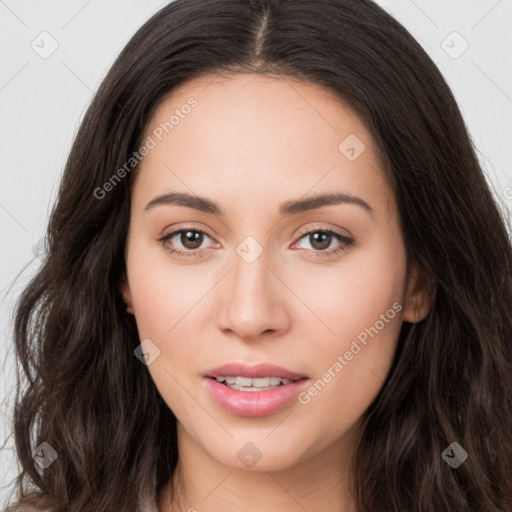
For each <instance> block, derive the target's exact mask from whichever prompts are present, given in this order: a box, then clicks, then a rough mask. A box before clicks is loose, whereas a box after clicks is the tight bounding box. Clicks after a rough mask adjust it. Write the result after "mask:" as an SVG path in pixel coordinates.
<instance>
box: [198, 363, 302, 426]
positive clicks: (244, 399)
mask: <svg viewBox="0 0 512 512" xmlns="http://www.w3.org/2000/svg"><path fill="white" fill-rule="evenodd" d="M218 376H228V377H229V376H241V377H251V378H258V377H281V378H283V379H290V380H293V381H294V382H290V383H289V384H285V385H281V386H279V387H277V388H275V389H271V390H267V391H237V390H236V389H231V388H229V387H228V386H226V385H224V384H221V383H220V382H217V381H216V380H215V378H216V377H218ZM205 377H206V379H205V381H206V386H207V389H208V392H209V393H210V396H211V397H212V398H213V399H214V400H215V401H216V402H217V403H218V404H219V405H220V406H221V407H222V408H223V409H224V410H225V411H227V412H229V413H230V414H234V415H236V416H247V417H256V416H269V415H271V414H274V413H276V412H278V411H280V410H281V409H283V408H284V407H286V406H287V405H288V404H289V403H291V402H292V401H293V400H294V399H295V398H296V397H297V395H298V394H299V393H300V391H301V390H302V389H303V388H304V387H305V385H306V384H307V382H308V381H309V379H308V377H306V376H305V375H300V374H298V373H295V372H292V371H290V370H287V369H285V368H282V367H279V366H275V365H271V364H259V365H256V366H250V365H246V364H239V363H231V364H226V365H223V366H219V367H218V368H215V369H213V370H211V371H210V372H208V374H206V375H205Z"/></svg>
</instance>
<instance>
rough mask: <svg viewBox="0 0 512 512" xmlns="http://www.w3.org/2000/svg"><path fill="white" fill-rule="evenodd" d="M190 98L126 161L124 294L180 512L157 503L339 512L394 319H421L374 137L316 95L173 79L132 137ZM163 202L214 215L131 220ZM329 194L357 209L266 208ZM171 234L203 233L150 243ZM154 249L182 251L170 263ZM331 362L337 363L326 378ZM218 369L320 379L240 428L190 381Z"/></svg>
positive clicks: (280, 84) (314, 89)
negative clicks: (128, 200) (359, 146)
mask: <svg viewBox="0 0 512 512" xmlns="http://www.w3.org/2000/svg"><path fill="white" fill-rule="evenodd" d="M191 96H193V97H194V98H196V100H197V106H196V107H195V108H193V109H192V110H191V112H190V113H189V114H188V115H186V116H184V117H183V118H182V119H180V121H179V124H177V125H176V126H174V128H173V129H172V131H170V132H169V133H168V134H166V135H164V137H163V138H162V140H161V141H159V142H158V144H157V145H156V147H155V148H154V149H151V151H150V152H149V154H148V155H147V156H146V157H145V158H144V160H143V161H142V163H141V166H140V169H139V172H140V174H139V175H138V176H137V180H136V181H135V184H134V189H133V197H132V204H131V209H132V210H131V219H130V228H129V237H128V242H127V248H126V263H127V276H126V280H125V281H124V284H123V286H122V291H123V296H124V299H125V301H126V302H127V304H128V307H129V311H130V312H132V313H133V314H134V315H135V318H136V321H137V326H138V330H139V334H140V339H141V340H144V339H150V340H151V341H152V343H154V345H156V346H157V347H158V348H159V350H160V354H159V356H158V357H157V358H156V359H155V360H154V362H152V363H151V364H150V365H149V366H148V370H149V372H150V374H151V377H152V379H153V381H154V383H155V385H156V387H157V389H158V391H159V392H160V394H161V395H162V397H163V399H164V400H165V402H166V403H167V404H168V406H169V407H170V408H171V409H172V411H173V412H174V414H175V415H176V417H177V419H178V444H179V454H180V459H179V464H178V469H179V471H178V473H177V475H179V476H176V478H178V482H179V484H180V488H181V492H180V494H179V502H180V503H179V504H178V497H177V496H174V497H172V496H171V494H170V492H169V489H170V487H168V488H167V489H165V492H163V493H162V495H161V496H160V503H159V508H160V510H161V511H162V512H164V511H165V512H174V511H178V510H189V511H191V512H192V511H194V510H196V511H198V512H214V511H219V510H223V511H226V512H231V511H232V512H235V511H236V512H253V511H254V512H255V511H261V510H265V511H266V512H277V511H279V512H282V511H283V510H285V511H287V512H295V511H297V512H299V511H300V512H303V511H304V510H307V511H309V512H319V511H324V510H332V511H335V510H336V511H344V512H352V511H354V512H355V505H354V497H353V493H352V490H351V487H350V485H349V475H350V470H349V465H350V463H351V461H352V458H353V455H354V450H355V447H356V445H357V440H358V439H359V437H360V435H361V418H362V416H363V414H364V412H365V410H366V409H367V408H368V406H369V405H370V404H371V402H372V401H373V400H374V398H375V397H376V396H377V394H378V392H379V391H380V389H381V388H382V385H383V383H384V381H385V378H386V376H387V374H388V372H389V369H390V365H391V362H392V358H393V354H394V351H395V348H396V343H397V339H398V336H399V332H400V328H401V325H402V322H403V321H407V322H412V323H414V322H419V321H421V320H422V319H424V318H425V317H426V315H427V314H428V312H429V310H430V307H431V293H430V291H429V290H430V288H429V286H428V283H427V279H426V277H425V275H424V273H423V272H422V270H421V269H420V268H419V267H418V266H417V265H415V264H411V266H410V269H409V272H407V267H406V263H407V259H406V253H405V246H404V241H403V236H402V233H401V231H400V227H399V217H398V212H397V207H396V202H395V199H394V197H393V194H392V191H391V188H390V186H389V184H388V182H387V180H386V178H385V175H384V171H383V169H382V168H381V164H380V162H379V159H378V156H377V153H376V148H375V145H374V142H373V140H372V138H371V136H370V134H369V132H368V131H367V130H366V128H365V127H364V125H363V124H362V122H361V121H360V119H359V118H358V117H357V116H356V115H354V113H353V112H352V111H350V110H349V109H347V108H346V107H344V106H343V104H342V103H341V102H340V101H338V100H337V99H336V98H335V97H334V96H333V95H331V94H329V93H328V92H326V91H325V90H323V89H321V88H319V87H318V86H316V85H314V84H310V83H306V82H297V81H293V80H292V79H291V78H289V77H286V78H283V77H272V78H271V77H263V76H260V75H253V74H238V75H235V74H234V75H229V76H225V77H216V78H215V79H214V77H213V76H212V77H206V78H201V79H197V80H194V81H191V82H189V83H187V84H184V85H182V86H181V87H180V88H178V89H176V90H175V91H173V92H172V94H171V95H169V96H168V97H167V98H166V99H165V101H164V102H163V103H162V104H161V105H160V106H159V108H158V109H157V111H156V112H155V114H154V116H153V118H152V119H151V121H150V123H149V124H148V127H147V129H146V135H151V133H152V132H153V130H154V129H155V128H156V127H158V126H159V125H160V123H162V122H165V121H166V120H168V119H169V116H170V115H172V113H173V112H174V111H175V109H177V108H180V106H182V105H184V104H185V103H187V99H188V98H190V97H191ZM350 134H354V135H355V136H357V138H358V139H359V140H360V141H362V142H363V143H364V145H365V148H364V150H363V151H362V152H360V150H359V152H360V154H357V153H358V151H356V152H355V156H356V158H355V159H354V158H353V157H354V152H352V151H350V146H353V145H354V144H349V147H348V148H344V147H342V149H341V150H340V149H339V145H340V143H342V141H344V140H345V139H346V138H347V137H348V136H349V135H350ZM349 140H351V139H349ZM352 142H353V140H352ZM346 149H348V150H349V152H348V153H346ZM347 154H348V155H349V156H350V157H351V158H352V160H351V159H349V158H347V156H346V155H347ZM171 191H175V192H183V193H188V194H191V195H194V196H201V197H206V198H208V199H210V200H212V201H214V202H215V203H217V204H218V206H219V208H220V210H221V211H222V215H220V216H217V215H214V214H212V213H205V212H200V211H197V210H194V209H192V208H189V207H186V206H182V205H176V204H159V205H156V206H154V207H153V208H149V209H147V210H145V208H146V205H148V203H149V202H150V201H151V200H152V199H154V198H155V197H157V196H160V195H162V194H166V193H168V192H171ZM338 192H339V193H344V194H348V195H350V196H354V197H357V198H359V199H361V200H363V201H364V202H365V203H366V204H368V205H369V207H370V208H371V211H370V210H369V209H367V208H366V207H364V206H362V205H361V203H360V204H354V203H341V204H331V205H327V206H321V207H319V208H317V209H313V210H309V211H303V212H299V213H295V214H293V215H288V216H283V215H282V214H280V213H279V206H280V205H281V204H282V203H284V202H286V201H290V200H297V199H305V198H309V197H312V196H313V195H317V194H326V193H331V194H332V193H338ZM185 228H186V231H190V230H192V231H194V230H200V231H204V232H205V233H206V234H204V235H202V236H200V238H199V242H201V243H200V245H199V243H198V244H196V246H199V248H197V249H196V248H194V247H196V246H193V245H192V244H191V243H188V245H185V244H186V243H187V239H184V237H182V236H180V234H177V235H175V236H173V237H172V238H171V239H169V240H167V241H166V242H165V246H164V244H163V243H161V242H159V241H158V240H159V239H160V238H162V237H163V236H164V235H166V234H169V233H172V232H174V231H177V230H179V229H185ZM304 230H311V231H312V233H310V234H306V235H305V234H303V231H304ZM325 230H333V231H335V232H336V233H338V234H339V235H342V236H343V237H346V238H348V239H349V240H352V242H353V243H352V244H350V243H347V242H346V241H340V239H338V238H337V237H336V236H331V237H330V238H329V237H327V238H326V239H325V241H324V242H322V241H321V238H319V239H318V241H315V238H314V237H313V233H318V232H320V234H321V233H322V232H325ZM194 232H195V231H194ZM249 236H250V237H252V238H253V239H254V240H255V241H256V243H257V245H253V246H251V247H252V248H251V251H255V250H256V249H255V247H258V246H259V247H260V248H261V251H262V252H261V254H259V256H258V257H257V258H256V259H255V260H254V261H252V262H251V263H248V262H247V261H246V260H244V258H243V257H241V256H240V253H239V252H237V247H239V246H240V244H241V242H243V241H244V240H245V239H246V238H247V237H249ZM184 240H185V241H184ZM343 240H344V239H343ZM329 241H330V243H329ZM322 244H323V245H322ZM166 247H167V248H166ZM169 247H171V248H173V249H175V250H177V251H181V252H183V253H195V255H193V256H191V257H179V256H177V255H176V253H171V252H169V250H168V248H169ZM340 248H341V249H340ZM337 249H340V250H339V251H338V252H336V253H335V252H334V251H336V250H337ZM393 305H395V309H394V315H393V317H392V318H389V317H390V316H391V313H387V312H388V311H390V309H393ZM397 306H398V307H397ZM382 315H384V316H385V319H384V320H383V319H382ZM379 320H380V323H378V324H377V323H376V322H378V321H379ZM376 325H378V326H379V327H380V325H383V327H382V328H381V329H378V334H377V335H375V336H374V337H368V340H367V344H366V345H361V343H359V345H361V350H360V351H359V352H358V353H357V354H356V355H353V356H352V357H350V356H346V357H345V356H344V354H346V353H347V351H349V352H350V349H351V346H352V347H353V345H352V343H353V341H354V340H357V339H358V335H360V334H361V333H362V332H364V331H365V329H367V328H369V327H371V326H376ZM340 355H342V356H343V358H344V361H345V363H346V364H343V369H342V370H341V371H335V370H333V364H334V363H335V362H336V361H339V360H338V356H340ZM349 357H350V359H349ZM228 362H247V363H252V364H256V363H260V362H271V363H274V364H277V365H280V366H283V367H285V368H288V369H290V370H292V371H295V372H298V373H301V374H304V375H307V376H308V377H309V379H310V380H309V385H308V387H306V388H305V389H306V391H307V390H308V389H310V388H311V386H312V385H313V384H314V383H315V382H316V381H317V380H318V379H324V382H325V380H327V377H322V376H323V375H324V374H325V373H326V372H328V370H329V368H330V369H331V379H330V380H329V381H328V382H327V383H326V385H325V387H323V388H322V389H321V390H320V391H319V392H317V393H316V394H315V393H314V392H311V394H310V395H307V396H309V401H307V400H306V399H304V400H303V402H302V403H301V402H300V401H298V400H294V401H293V402H292V403H291V404H289V406H287V407H285V408H284V409H283V410H280V411H278V412H277V413H274V414H270V415H266V416H261V417H243V416H237V415H234V414H231V413H229V412H226V411H225V410H224V409H222V408H221V407H220V406H219V404H218V403H217V402H216V401H214V400H213V399H212V398H211V396H210V395H209V393H208V391H207V388H206V385H205V381H206V379H205V378H204V375H205V373H206V372H207V371H209V370H210V369H212V368H214V367H216V366H219V365H221V364H224V363H228ZM333 375H334V376H333ZM311 395H314V396H311ZM304 396H306V395H303V397H304ZM306 398H307V397H306ZM306 402H307V403H306ZM248 442H250V443H252V444H253V445H254V446H256V447H257V449H258V451H259V452H260V453H261V459H260V460H259V461H258V462H257V463H256V464H255V465H254V466H253V467H251V468H249V467H247V465H245V464H244V463H243V462H242V461H241V460H240V459H239V458H238V457H237V453H238V452H239V450H240V449H241V448H242V447H243V446H245V445H246V444H247V443H248Z"/></svg>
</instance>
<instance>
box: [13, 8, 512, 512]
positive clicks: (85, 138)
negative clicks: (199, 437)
mask: <svg viewBox="0 0 512 512" xmlns="http://www.w3.org/2000/svg"><path fill="white" fill-rule="evenodd" d="M221 71H228V72H240V71H243V72H254V73H272V74H274V73H279V74H281V75H285V76H293V77H296V78H299V79H303V80H306V81H310V82H312V83H316V84H319V85H321V86H323V87H325V88H327V89H328V90H330V91H333V92H334V93H335V94H336V95H337V97H338V98H339V99H340V101H342V102H344V103H345V104H346V105H349V106H350V107H351V108H352V109H353V110H354V111H355V112H356V113H357V114H358V115H359V116H360V118H361V119H362V120H363V122H364V123H365V125H366V127H367V128H368V130H369V131H370V133H371V134H372V135H373V137H374V141H375V143H376V144H377V147H378V148H379V151H380V153H381V155H382V159H383V162H384V163H385V168H386V172H387V175H388V177H389V181H390V183H391V184H392V188H393V191H394V194H395V198H396V201H397V204H398V208H399V212H400V221H401V228H402V232H403V236H404V240H405V244H406V248H407V254H408V260H409V261H416V262H418V263H419V264H420V265H421V266H422V267H423V268H424V269H425V271H426V272H427V273H428V275H429V276H430V277H431V278H432V279H433V280H434V281H435V283H436V288H437V291H436V295H435V300H434V304H433V307H432V311H431V313H430V314H429V316H428V317H427V318H426V319H425V320H424V321H422V322H420V323H418V324H414V325H412V324H408V323H404V324H403V327H402V332H401V334H400V337H399V340H398V347H397V351H396V356H395V360H394V363H393V367H392V370H391V372H390V374H389V376H388V378H387V380H386V382H385V384H384V385H383V388H382V390H381V392H380V393H379V395H378V397H377V398H376V400H375V401H374V402H373V403H372V405H371V406H370V408H369V409H368V411H367V412H366V413H365V418H364V432H363V436H362V440H361V444H360V446H359V448H358V451H357V457H356V460H355V465H354V476H355V480H354V482H355V489H356V497H357V502H358V507H359V509H360V510H361V511H362V512H370V511H371V512H374V511H393V512H394V511H400V512H402V511H408V512H409V511H414V512H439V511H440V510H449V511H455V510H456V511H458V512H474V511H477V510H478V511H488V512H498V511H500V512H502V511H504V510H512V483H511V481H512V478H511V475H512V405H511V397H512V381H511V379H512V367H511V364H512V341H511V340H512V314H511V313H512V248H511V243H510V238H509V233H508V232H507V225H506V222H505V219H504V215H503V213H502V212H501V211H500V209H499V207H498V205H497V204H496V202H495V200H494V199H493V197H492V194H491V192H490V190H489V187H488V184H487V183H486V179H485V177H484V174H483V172H482V169H481V167H480V165H479V162H478V159H477V156H476V153H475V148H474V147H473V144H472V141H471V139H470V136H469V134H468V131H467V128H466V126H465V123H464V121H463V118H462V116H461V113H460V111H459V108H458V106H457V103H456V101H455V99H454V97H453V95H452V93H451V91H450V89H449V87H448V86H447V84H446V82H445V80H444V79H443V77H442V75H441V73H440V72H439V70H438V69H437V67H436V66H435V65H434V63H433V62H432V60H431V59H430V58H429V57H428V55H427V54H426V53H425V51H424V50H423V49H422V48H421V46H420V45H419V44H418V43H417V42H416V40H415V39H414V38H413V37H412V36H411V35H410V34H409V32H408V31H407V30H406V29H405V28H404V27H403V26H402V25H400V24H399V23H398V22H397V21H396V20H395V19H394V18H393V17H391V16H390V15H389V14H387V13H386V12H385V11H384V10H383V9H382V8H381V7H379V6H378V5H376V4H375V3H373V2H372V1H371V0H358V1H353V0H315V1H314V2H311V1H309V0H281V1H280V0H274V1H271V0H268V1H264V0H260V1H257V0H253V1H251V0H208V1H203V0H176V1H174V2H172V3H170V4H168V5H166V6H165V7H164V8H163V9H161V10H160V11H159V12H158V13H156V14H155V15H154V16H153V17H152V18H151V19H150V20H149V21H147V22H146V23H145V24H144V25H143V26H142V27H141V28H140V29H139V30H138V31H137V33H136V34H135V35H134V36H133V38H132V39H131V40H130V41H129V43H128V44H127V45H126V47H125V48H124V49H123V51H122V52H121V54H120V55H119V57H118V58H117V60H116V62H115V63H114V65H113V66H112V68H111V69H110V71H109V73H108V74H107V76H106V77H105V79H104V80H103V82H102V84H101V86H100V88H99V90H98V92H97V93H96V95H95V97H94V99H93V101H92V103H91V105H90V107H89V109H88V110H87V112H86V114H85V117H84V119H83V121H82V123H81V126H80V129H79V131H78V133H77V135H76V138H75V140H74V143H73V146H72V149H71V152H70V154H69V158H68V160H67V163H66V167H65V171H64V175H63V178H62V181H61V185H60V189H59V194H58V198H57V201H56V204H55V206H54V209H53V211H52V214H51V217H50V221H49V225H48V230H47V236H46V239H47V255H46V258H45V261H44V263H43V265H42V267H41V269H40V270H39V272H38V273H37V275H36V276H35V277H34V278H33V279H32V281H31V282H30V284H29V285H28V286H27V287H26V289H25V290H24V291H23V293H22V295H21V296H20V298H19V301H18V303H17V305H16V311H15V325H14V341H15V346H16V353H17V360H18V362H19V367H20V370H19V375H18V379H19V380H18V384H17V394H16V401H15V416H14V436H15V443H16V449H17V455H18V458H19V461H20V464H21V467H22V471H21V473H20V475H19V477H18V480H17V481H18V494H19V496H18V498H17V502H18V504H20V503H33V504H35V505H37V506H38V507H39V508H38V509H43V508H44V507H45V506H48V507H52V509H53V510H55V511H61V510H67V511H71V512H82V511H84V512H85V511H87V512H90V511H92V510H94V511H95V512H102V511H105V512H106V511H108V512H111V511H113V510H123V511H136V510H140V506H139V505H140V503H142V501H143V500H144V499H145V498H146V497H147V496H150V495H157V494H158V493H159V492H160V491H161V490H162V488H163V486H164V485H165V484H166V483H167V482H168V481H170V480H171V479H172V477H173V474H174V471H175V468H176V465H177V461H178V453H177V438H176V418H175V416H174V415H173V413H172V411H171V410H170V409H169V407H168V406H167V405H166V404H165V403H164V401H163V399H162V398H161V397H160V395H159V393H158V391H157V389H156V387H155V385H154V383H153V382H152V380H151V378H150V375H149V373H148V371H147V369H146V368H145V367H144V365H141V364H140V362H139V361H138V359H137V358H136V357H134V353H133V352H134V349H135V348H136V347H137V346H138V344H139V343H140V340H139V338H138V334H137V329H136V324H135V320H134V318H133V317H132V315H129V314H127V313H126V307H125V304H124V303H123V301H122V298H121V295H120V292H119V286H118V283H119V280H120V278H121V277H122V275H123V273H124V272H125V260H124V248H125V242H126V235H127V229H128V223H129V213H130V212H129V207H130V201H129V199H130V191H131V187H132V186H133V178H134V174H135V171H136V167H134V168H133V169H131V170H130V169H128V170H127V172H126V173H125V174H126V175H123V179H121V180H119V182H116V184H115V186H113V187H108V188H109V190H108V192H107V193H105V194H99V193H98V189H102V187H103V189H102V190H106V187H104V184H105V183H107V182H109V180H111V179H112V176H113V175H114V174H115V173H116V170H118V169H120V168H122V167H123V166H125V164H126V162H127V161H128V160H129V159H130V157H131V156H132V155H133V153H134V151H136V149H137V148H138V147H139V145H140V143H141V137H142V133H143V131H144V128H145V127H146V125H147V122H148V120H149V118H150V116H151V114H152V113H153V112H154V110H155V109H156V107H157V106H158V105H159V104H160V102H161V101H162V99H163V98H164V96H165V95H167V94H168V93H169V92H171V91H172V90H173V89H174V88H176V87H177V86H178V85H180V84H183V83H185V82H187V81H188V80H190V79H192V78H196V77H198V76H200V75H208V74H215V73H218V72H221ZM125 169H126V168H125ZM95 191H96V193H95ZM99 196H102V197H99ZM43 442H46V443H48V444H49V445H50V446H51V447H52V448H53V449H54V450H55V451H56V453H57V454H58V459H57V460H56V461H55V462H54V463H53V464H51V465H50V466H49V467H48V468H47V469H44V470H42V469H41V468H40V467H38V466H37V465H36V464H34V459H33V457H32V452H33V450H34V448H35V447H36V446H38V445H40V444H41V443H43ZM453 442H457V443H459V444H460V446H462V447H463V449H464V450H465V451H466V452H467V454H468V458H467V459H466V460H465V461H464V463H463V464H461V465H460V466H459V467H458V468H457V469H454V468H452V467H451V466H450V465H449V464H447V463H446V462H445V460H443V458H442V456H441V454H442V452H443V451H444V450H445V448H447V447H448V446H449V445H451V443H453Z"/></svg>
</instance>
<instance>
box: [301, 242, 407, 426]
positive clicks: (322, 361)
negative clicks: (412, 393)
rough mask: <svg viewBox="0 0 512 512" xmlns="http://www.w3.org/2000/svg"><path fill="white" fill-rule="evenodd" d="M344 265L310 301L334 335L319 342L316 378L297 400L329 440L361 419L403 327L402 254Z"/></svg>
mask: <svg viewBox="0 0 512 512" xmlns="http://www.w3.org/2000/svg"><path fill="white" fill-rule="evenodd" d="M344 263H346V266H344V267H343V268H342V267H340V271H339V272H334V273H331V274H329V279H328V280H324V281H323V283H324V286H323V287H322V290H323V293H318V294H316V295H314V298H315V302H314V303H313V304H311V309H313V310H315V308H316V310H317V311H321V312H322V314H321V318H322V321H323V322H324V323H325V324H326V325H327V326H329V329H330V331H332V332H329V333H328V334H327V335H324V336H322V337H320V338H319V340H318V343H317V345H316V352H315V370H316V374H315V378H314V379H313V381H312V383H311V386H310V387H309V388H308V389H307V390H306V392H305V393H304V394H303V395H302V397H299V402H300V403H301V404H302V405H303V406H304V407H305V408H306V410H307V409H308V408H309V413H310V417H311V418H317V419H318V420H317V421H319V422H325V423H324V427H325V428H326V429H327V430H328V431H330V432H331V433H332V434H333V435H335V434H339V433H340V432H343V431H345V430H346V429H348V428H350V426H351V425H353V424H354V423H355V422H356V421H357V420H358V419H359V418H360V417H361V416H362V415H363V414H364V412H365V410H366V409H367V408H368V407H369V405H370V404H371V402H372V401H373V400H374V399H375V397H376V396H377V394H378V393H379V391H380V389H381V388H382V386H383V384H384V382H385V379H386V377H387V374H388V372H389V369H390V366H391V363H392V360H393V356H394V352H395V349H396V343H397V340H398V336H399V334H400V329H401V325H402V313H401V311H402V310H403V304H401V302H402V300H403V287H404V281H405V273H406V270H405V267H406V259H405V252H404V250H402V248H401V247H399V249H398V250H397V248H396V247H391V246H387V245H386V244H377V243H376V244H375V245H374V247H373V248H372V250H370V248H368V251H366V252H364V251H361V252H360V253H359V254H358V255H357V258H356V255H355V253H354V258H353V259H351V260H350V261H349V259H348V258H347V259H346V260H345V262H344ZM317 277H318V276H317ZM316 282H317V284H318V283H319V280H318V279H317V280H316ZM310 332H313V330H312V329H310ZM334 411H335V413H333V412H334Z"/></svg>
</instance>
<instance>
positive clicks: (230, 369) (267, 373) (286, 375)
mask: <svg viewBox="0 0 512 512" xmlns="http://www.w3.org/2000/svg"><path fill="white" fill-rule="evenodd" d="M220 376H222V377H248V378H249V377H250V378H253V379H256V378H263V377H281V378H282V379H289V380H300V379H304V378H307V376H306V375H303V374H300V373H296V372H292V371H291V370H287V369H286V368H283V367H282V366H276V365H275V364H270V363H260V364H256V365H251V364H248V363H227V364H223V365H222V366H217V367H216V368H213V369H212V370H210V371H209V372H208V373H207V374H206V375H205V377H211V378H213V379H215V378H216V377H220Z"/></svg>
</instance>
